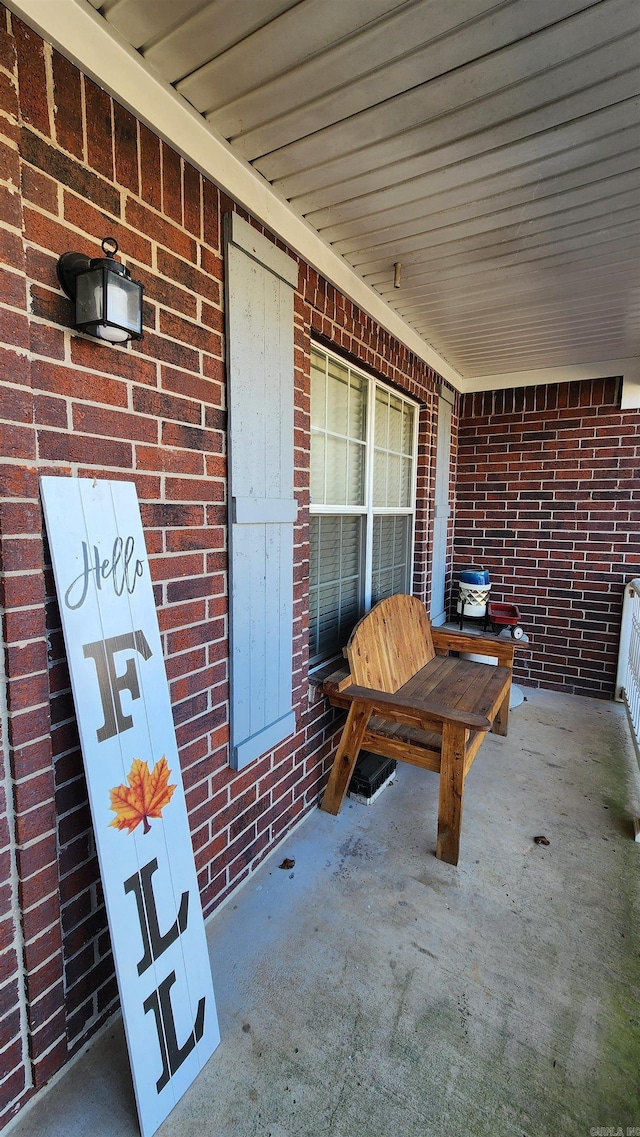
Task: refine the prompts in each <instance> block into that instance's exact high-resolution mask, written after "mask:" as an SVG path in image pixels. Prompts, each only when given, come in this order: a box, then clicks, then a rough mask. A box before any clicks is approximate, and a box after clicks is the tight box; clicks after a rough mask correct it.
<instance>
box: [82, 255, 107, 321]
mask: <svg viewBox="0 0 640 1137" xmlns="http://www.w3.org/2000/svg"><path fill="white" fill-rule="evenodd" d="M103 299H104V297H103V275H102V269H101V268H95V269H92V270H91V271H90V272H83V273H80V275H79V276H78V278H77V282H76V323H77V324H88V323H93V321H94V320H95V321H98V320H103V319H104V310H103Z"/></svg>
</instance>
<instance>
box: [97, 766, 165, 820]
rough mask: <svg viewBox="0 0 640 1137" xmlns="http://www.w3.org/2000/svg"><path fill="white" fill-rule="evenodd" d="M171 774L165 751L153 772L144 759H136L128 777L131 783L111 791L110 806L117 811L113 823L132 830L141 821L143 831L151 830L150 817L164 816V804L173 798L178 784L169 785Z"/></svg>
mask: <svg viewBox="0 0 640 1137" xmlns="http://www.w3.org/2000/svg"><path fill="white" fill-rule="evenodd" d="M170 777H171V770H170V769H169V767H168V766H167V759H166V758H165V756H164V754H163V755H162V758H161V759H160V760H159V762H156V764H155V766H154V767H153V770H151V771H149V766H148V764H147V763H146V762H143V761H142V759H141V758H134V760H133V762H132V764H131V769H130V770H129V774H128V776H127V781H128V783H129V785H128V786H127V785H124V786H116V787H115V788H114V789H112V790H110V791H109V793H110V796H111V809H112V810H113V811H114V813H115V814H116V816H115V817H114V819H113V821H112V822H111V825H112V826H113V827H114V828H115V829H127V830H128V832H129V833H133V831H134V829H135V828H136V827H137V826H138V825H139V824H140V822H142V825H143V832H144V833H148V832H149V830H150V828H151V826H150V825H149V818H150V817H161V816H162V810H163V809H164V807H165V805H168V804H169V802H170V801H171V798H172V795H173V791H174V790H175V788H176V787H175V786H170V785H169V784H168V783H169V778H170Z"/></svg>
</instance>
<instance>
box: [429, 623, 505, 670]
mask: <svg viewBox="0 0 640 1137" xmlns="http://www.w3.org/2000/svg"><path fill="white" fill-rule="evenodd" d="M431 636H432V638H433V646H434V647H435V648H436V650H440V651H442V650H444V651H462V652H467V653H469V654H470V655H491V656H494V657H495V658H497V660H498V663H499V664H500V665H501V666H502V667H511V668H512V667H513V653H514V651H515V649H516V646H517V641H516V640H512V639H511V638H509V639H507V638H506V636H493V635H484V636H475V635H469V634H467V633H465V632H453V631H448V630H446V629H444V628H433V627H432V629H431Z"/></svg>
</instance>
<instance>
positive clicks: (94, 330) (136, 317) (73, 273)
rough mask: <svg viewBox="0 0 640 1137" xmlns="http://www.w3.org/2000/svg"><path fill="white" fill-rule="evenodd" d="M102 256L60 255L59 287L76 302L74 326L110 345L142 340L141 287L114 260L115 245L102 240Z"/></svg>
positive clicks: (108, 238)
mask: <svg viewBox="0 0 640 1137" xmlns="http://www.w3.org/2000/svg"><path fill="white" fill-rule="evenodd" d="M102 251H103V253H104V254H105V255H104V257H94V258H93V259H92V258H90V257H87V256H85V254H84V253H63V254H62V256H61V257H60V259H59V261H58V280H59V281H60V287H61V288H62V290H63V291H64V292H65V293H66V294H67V296H68V297H69V299H70V300H73V301H75V309H76V310H75V320H74V324H75V326H76V328H77V329H78V331H79V332H86V333H87V334H88V335H90V336H97V338H98V339H101V340H109V341H110V343H124V342H125V341H126V340H130V339H133V340H139V339H142V293H143V290H144V289H143V285H142V284H138V282H137V281H136V280H132V279H131V274H130V272H129V270H128V269H127V268H125V266H124V265H123V264H121V263H120V261H117V260H115V259H114V258H115V254H116V253H117V251H118V242H117V241H116V240H115V238H114V237H105V238H104V240H103V242H102Z"/></svg>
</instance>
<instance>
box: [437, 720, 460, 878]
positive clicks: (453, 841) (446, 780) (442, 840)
mask: <svg viewBox="0 0 640 1137" xmlns="http://www.w3.org/2000/svg"><path fill="white" fill-rule="evenodd" d="M466 740H467V730H466V727H464V726H462V725H460V724H459V723H450V722H445V723H444V724H443V728H442V759H441V764H440V800H439V804H438V843H437V845H436V857H439V858H440V860H441V861H446V862H447V864H450V865H457V863H458V856H459V853H460V826H461V824H462V801H463V797H464V755H465V748H466Z"/></svg>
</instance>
